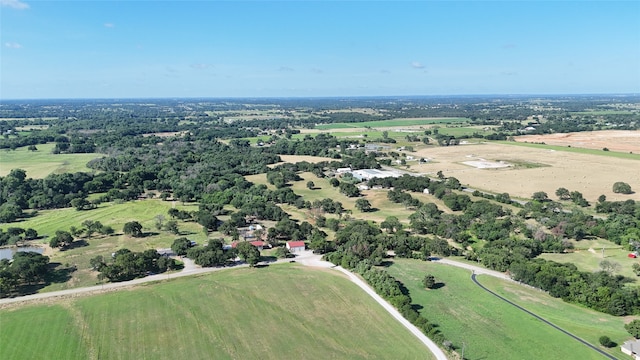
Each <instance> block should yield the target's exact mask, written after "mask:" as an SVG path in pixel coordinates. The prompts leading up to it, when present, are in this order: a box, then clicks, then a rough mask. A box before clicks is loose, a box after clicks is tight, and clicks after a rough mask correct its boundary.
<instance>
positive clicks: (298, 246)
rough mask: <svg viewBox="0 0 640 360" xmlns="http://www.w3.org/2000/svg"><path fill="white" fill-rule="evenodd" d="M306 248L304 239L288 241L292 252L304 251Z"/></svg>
mask: <svg viewBox="0 0 640 360" xmlns="http://www.w3.org/2000/svg"><path fill="white" fill-rule="evenodd" d="M305 249H306V246H305V243H304V241H287V250H289V251H290V252H298V251H304V250H305Z"/></svg>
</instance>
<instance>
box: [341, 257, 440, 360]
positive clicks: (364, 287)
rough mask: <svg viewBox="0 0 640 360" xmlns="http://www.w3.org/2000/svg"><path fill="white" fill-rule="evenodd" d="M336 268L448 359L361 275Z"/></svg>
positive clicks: (438, 356)
mask: <svg viewBox="0 0 640 360" xmlns="http://www.w3.org/2000/svg"><path fill="white" fill-rule="evenodd" d="M334 269H336V270H338V271H341V272H343V273H344V274H346V275H347V276H348V277H349V278H350V279H351V281H353V282H354V283H355V284H356V285H358V286H359V287H360V288H361V289H362V290H364V291H365V292H366V293H367V294H369V296H371V297H372V298H373V299H374V300H375V301H376V302H377V303H378V304H380V305H381V306H382V307H383V308H384V309H385V310H387V312H389V314H391V316H393V317H394V318H395V319H396V320H398V322H400V323H401V324H402V325H403V326H404V327H405V328H407V329H408V330H409V331H410V332H411V333H412V334H413V335H414V336H415V337H417V338H418V339H419V340H420V341H422V343H423V344H424V345H425V346H427V347H428V348H429V350H431V353H433V355H434V356H435V357H436V359H438V360H447V356H446V355H445V353H444V352H443V351H442V350H441V349H440V348H439V347H438V345H436V343H434V342H433V341H431V339H429V338H428V337H427V336H426V335H425V334H424V333H423V332H422V331H420V329H418V328H417V327H415V326H414V325H413V324H412V323H410V322H409V320H407V319H405V318H404V317H403V316H402V314H400V312H398V310H396V308H394V307H393V306H392V305H391V304H389V303H388V302H387V301H386V300H384V299H383V298H382V297H381V296H380V295H378V294H377V293H376V292H375V291H374V290H373V289H372V288H370V287H369V286H368V285H367V284H366V283H365V282H364V281H362V280H361V279H360V278H359V277H357V276H356V275H355V274H353V273H352V272H350V271H348V270H346V269H344V268H342V267H341V266H336V267H335V268H334Z"/></svg>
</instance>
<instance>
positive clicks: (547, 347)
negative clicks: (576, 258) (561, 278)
mask: <svg viewBox="0 0 640 360" xmlns="http://www.w3.org/2000/svg"><path fill="white" fill-rule="evenodd" d="M388 271H389V273H390V274H391V275H393V276H395V277H396V278H397V279H398V280H400V281H401V282H402V283H403V284H404V285H405V286H406V287H407V289H409V292H410V295H411V298H412V299H413V302H414V303H415V304H418V305H421V306H422V307H423V309H422V310H420V311H421V313H422V314H424V316H425V317H426V318H427V319H429V320H430V321H432V322H434V323H436V324H438V325H439V329H440V331H442V332H443V333H444V335H445V336H446V337H447V338H448V339H449V340H451V341H453V343H454V344H455V345H456V346H459V347H461V346H462V344H465V351H464V354H465V358H468V359H505V360H513V359H580V360H583V359H601V358H602V355H600V354H598V353H597V352H595V351H593V350H591V349H589V348H587V347H585V346H584V345H582V344H580V343H579V342H577V341H575V340H574V339H572V338H570V337H569V336H567V335H565V334H563V333H561V332H559V331H558V330H555V329H553V328H552V327H550V326H549V325H547V324H544V323H542V322H541V321H539V320H537V319H535V318H534V317H532V316H530V315H528V314H526V313H524V312H523V311H521V310H519V309H517V308H515V307H514V306H512V305H509V304H507V303H506V302H504V301H502V300H500V299H498V298H496V297H495V296H493V295H491V294H489V293H487V292H486V291H484V290H482V289H481V288H480V287H479V286H477V285H475V284H474V283H473V282H472V281H471V273H470V272H469V271H467V270H464V269H460V268H455V267H452V266H447V265H442V264H435V263H430V262H424V261H418V260H403V259H399V260H395V261H394V263H393V265H391V266H390V267H389V268H388ZM427 273H430V274H433V275H434V276H435V278H436V281H437V282H442V283H444V286H443V287H441V288H439V289H435V290H425V289H424V287H423V286H422V284H421V282H422V279H423V278H424V276H425V274H427ZM484 277H485V276H480V277H479V278H480V279H481V280H483V281H484ZM559 301H561V300H559Z"/></svg>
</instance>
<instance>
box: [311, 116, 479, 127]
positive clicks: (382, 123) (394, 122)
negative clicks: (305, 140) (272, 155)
mask: <svg viewBox="0 0 640 360" xmlns="http://www.w3.org/2000/svg"><path fill="white" fill-rule="evenodd" d="M468 121H470V119H468V118H407V119H401V118H399V119H391V120H379V121H365V122H358V123H335V124H322V125H318V126H316V129H319V130H331V129H345V128H364V127H396V126H417V125H434V124H455V123H463V122H468Z"/></svg>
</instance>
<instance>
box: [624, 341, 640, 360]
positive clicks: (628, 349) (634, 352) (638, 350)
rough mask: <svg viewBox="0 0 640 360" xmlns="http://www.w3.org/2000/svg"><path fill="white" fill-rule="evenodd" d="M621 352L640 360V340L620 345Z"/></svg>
mask: <svg viewBox="0 0 640 360" xmlns="http://www.w3.org/2000/svg"><path fill="white" fill-rule="evenodd" d="M620 350H621V351H622V352H623V353H625V354H627V355H631V357H632V358H633V359H635V360H640V340H637V339H633V340H629V341H625V342H624V344H622V345H620Z"/></svg>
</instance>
